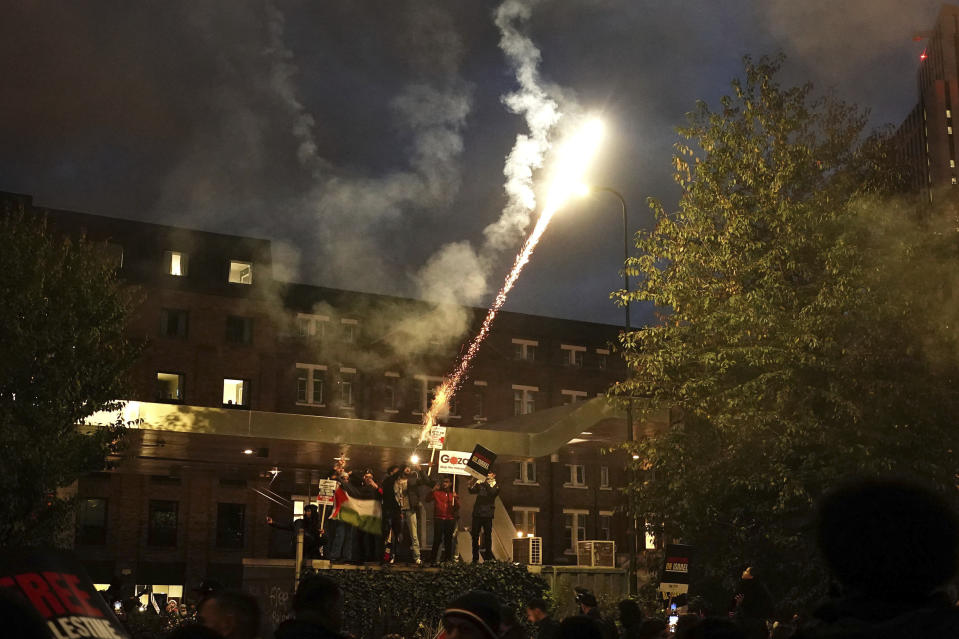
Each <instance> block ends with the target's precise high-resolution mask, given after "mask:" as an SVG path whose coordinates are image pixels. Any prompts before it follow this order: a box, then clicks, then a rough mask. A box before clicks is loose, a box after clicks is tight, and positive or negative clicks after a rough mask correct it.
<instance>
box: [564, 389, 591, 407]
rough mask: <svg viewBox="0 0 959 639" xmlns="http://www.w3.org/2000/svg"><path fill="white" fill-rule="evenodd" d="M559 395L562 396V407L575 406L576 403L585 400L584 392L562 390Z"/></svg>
mask: <svg viewBox="0 0 959 639" xmlns="http://www.w3.org/2000/svg"><path fill="white" fill-rule="evenodd" d="M560 394H561V395H562V396H563V406H566V405H567V404H575V403H576V402H581V401H583V400H584V399H586V391H577V390H562V391H560Z"/></svg>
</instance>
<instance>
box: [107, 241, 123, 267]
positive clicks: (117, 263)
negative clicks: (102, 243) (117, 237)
mask: <svg viewBox="0 0 959 639" xmlns="http://www.w3.org/2000/svg"><path fill="white" fill-rule="evenodd" d="M106 255H107V260H109V262H110V264H113V266H114V267H115V268H118V269H121V268H123V247H122V246H121V245H119V244H114V243H113V242H107V245H106Z"/></svg>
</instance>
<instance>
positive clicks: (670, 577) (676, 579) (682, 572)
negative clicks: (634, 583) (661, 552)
mask: <svg viewBox="0 0 959 639" xmlns="http://www.w3.org/2000/svg"><path fill="white" fill-rule="evenodd" d="M692 554H693V547H692V546H687V545H685V544H667V546H666V556H665V557H664V559H663V578H662V579H661V580H660V584H659V591H660V592H663V593H668V594H672V595H676V594H682V593H685V592H689V560H690V558H691V557H692Z"/></svg>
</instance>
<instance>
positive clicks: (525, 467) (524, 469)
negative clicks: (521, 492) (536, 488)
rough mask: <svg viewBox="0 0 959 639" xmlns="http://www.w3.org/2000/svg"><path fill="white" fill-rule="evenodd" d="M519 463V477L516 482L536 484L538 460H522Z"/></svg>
mask: <svg viewBox="0 0 959 639" xmlns="http://www.w3.org/2000/svg"><path fill="white" fill-rule="evenodd" d="M518 463H519V477H518V478H517V479H516V481H515V482H514V483H516V484H535V483H536V461H521V462H518Z"/></svg>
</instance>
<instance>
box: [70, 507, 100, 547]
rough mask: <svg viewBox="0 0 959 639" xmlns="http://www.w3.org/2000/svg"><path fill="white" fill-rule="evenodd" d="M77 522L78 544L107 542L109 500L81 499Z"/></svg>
mask: <svg viewBox="0 0 959 639" xmlns="http://www.w3.org/2000/svg"><path fill="white" fill-rule="evenodd" d="M77 524H78V527H77V543H78V544H90V545H93V544H105V543H107V500H106V499H92V498H91V499H81V500H80V513H79V516H78V517H77Z"/></svg>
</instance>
